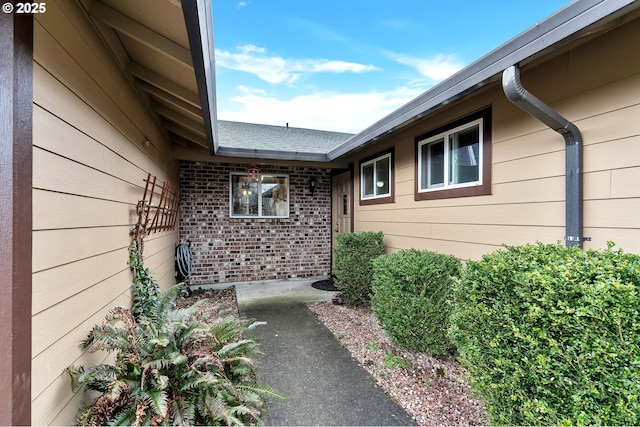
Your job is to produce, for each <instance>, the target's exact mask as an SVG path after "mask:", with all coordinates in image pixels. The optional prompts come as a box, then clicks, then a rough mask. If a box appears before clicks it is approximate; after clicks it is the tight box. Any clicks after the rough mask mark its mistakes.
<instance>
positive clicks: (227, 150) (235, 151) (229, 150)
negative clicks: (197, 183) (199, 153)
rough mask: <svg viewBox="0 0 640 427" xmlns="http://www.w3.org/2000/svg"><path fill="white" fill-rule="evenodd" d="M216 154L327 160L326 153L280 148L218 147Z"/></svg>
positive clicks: (279, 158) (251, 157) (310, 160)
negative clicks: (282, 149) (283, 149)
mask: <svg viewBox="0 0 640 427" xmlns="http://www.w3.org/2000/svg"><path fill="white" fill-rule="evenodd" d="M216 155H218V156H224V157H242V158H250V159H264V160H295V161H307V162H328V161H329V157H328V156H327V154H326V153H307V152H297V151H281V150H253V149H248V148H233V147H225V146H221V147H218V150H217V151H216Z"/></svg>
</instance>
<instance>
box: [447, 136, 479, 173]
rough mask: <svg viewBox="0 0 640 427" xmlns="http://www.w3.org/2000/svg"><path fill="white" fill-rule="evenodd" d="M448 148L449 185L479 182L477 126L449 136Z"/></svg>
mask: <svg viewBox="0 0 640 427" xmlns="http://www.w3.org/2000/svg"><path fill="white" fill-rule="evenodd" d="M449 147H450V148H449V149H450V152H449V184H461V183H465V182H474V181H479V180H480V178H479V164H480V127H479V125H475V126H472V127H470V128H467V129H463V130H461V131H459V132H456V133H453V134H451V135H449Z"/></svg>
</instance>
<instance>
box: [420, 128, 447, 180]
mask: <svg viewBox="0 0 640 427" xmlns="http://www.w3.org/2000/svg"><path fill="white" fill-rule="evenodd" d="M421 185H422V188H437V187H442V186H443V185H444V139H439V140H437V141H435V142H432V143H430V144H425V145H423V146H422V184H421Z"/></svg>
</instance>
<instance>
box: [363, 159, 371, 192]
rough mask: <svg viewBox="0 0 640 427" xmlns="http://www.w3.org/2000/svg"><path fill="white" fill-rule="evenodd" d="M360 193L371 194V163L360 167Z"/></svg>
mask: <svg viewBox="0 0 640 427" xmlns="http://www.w3.org/2000/svg"><path fill="white" fill-rule="evenodd" d="M362 191H363V193H362V195H363V196H373V165H366V166H363V167H362Z"/></svg>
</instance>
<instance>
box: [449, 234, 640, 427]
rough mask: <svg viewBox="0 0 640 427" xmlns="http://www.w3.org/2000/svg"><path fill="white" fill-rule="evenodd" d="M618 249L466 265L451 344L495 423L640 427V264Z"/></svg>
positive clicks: (547, 250)
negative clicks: (453, 344)
mask: <svg viewBox="0 0 640 427" xmlns="http://www.w3.org/2000/svg"><path fill="white" fill-rule="evenodd" d="M612 247H613V245H612V244H610V245H609V248H608V249H607V250H604V251H595V250H588V251H582V250H580V249H579V248H575V247H574V248H565V247H563V246H560V245H546V244H537V245H526V246H521V247H508V248H506V249H504V250H499V251H496V252H494V253H492V254H489V255H485V256H484V257H483V258H482V260H480V261H469V262H468V263H467V268H466V270H465V274H464V276H463V278H462V280H461V281H460V282H459V283H458V284H457V286H456V288H455V291H454V310H453V314H452V317H451V319H452V328H451V337H452V338H453V340H454V342H455V343H456V345H457V347H458V350H459V353H460V359H461V361H462V362H463V363H464V365H466V367H467V369H468V370H469V373H470V375H471V383H472V385H473V386H474V387H475V389H476V390H477V391H478V392H479V394H480V395H481V396H482V398H483V400H484V401H485V404H486V406H487V409H488V412H489V416H490V420H491V422H492V423H494V424H509V425H593V424H597V425H638V424H640V403H639V400H638V399H639V396H640V316H639V313H640V298H639V295H638V291H639V290H640V256H638V255H634V254H627V253H624V252H623V251H621V250H618V251H614V250H612Z"/></svg>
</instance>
